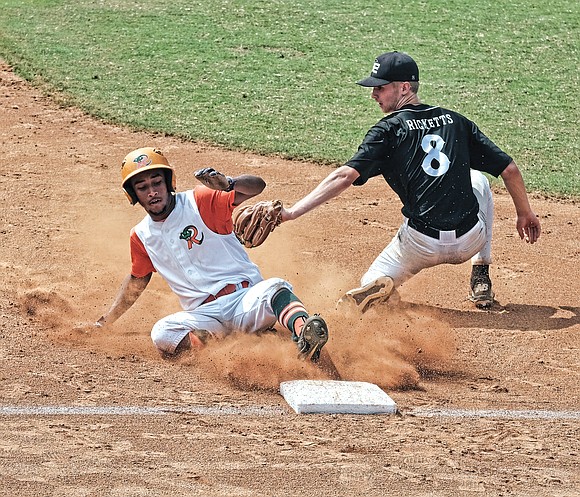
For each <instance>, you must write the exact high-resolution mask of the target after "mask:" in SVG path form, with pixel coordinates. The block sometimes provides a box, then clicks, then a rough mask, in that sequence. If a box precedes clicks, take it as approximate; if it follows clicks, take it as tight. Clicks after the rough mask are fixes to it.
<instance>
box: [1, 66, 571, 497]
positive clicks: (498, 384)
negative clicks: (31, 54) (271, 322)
mask: <svg viewBox="0 0 580 497" xmlns="http://www.w3.org/2000/svg"><path fill="white" fill-rule="evenodd" d="M0 98H1V99H2V106H1V107H0V123H1V127H0V143H1V155H2V164H1V165H0V185H1V186H2V193H3V198H4V206H3V208H2V210H1V211H0V265H1V272H0V281H1V283H2V288H3V289H4V291H3V292H2V294H0V323H1V327H0V357H1V359H2V366H1V368H0V394H1V399H2V400H1V401H0V404H1V405H0V409H2V411H0V419H1V420H2V422H1V424H0V467H1V471H0V494H1V495H5V496H16V495H18V496H23V497H26V496H35V497H37V496H41V495H42V496H49V495H50V496H112V495H119V496H120V495H123V496H165V495H167V496H169V495H183V496H190V495H191V496H193V495H209V496H213V495H215V496H218V495H219V496H222V495H228V496H230V495H240V496H241V495H261V496H266V495H268V496H270V495H297V496H310V495H320V496H324V495H329V496H330V495H332V496H336V495H365V496H375V495H376V496H382V495H386V494H389V495H413V496H426V495H442V496H446V495H453V494H455V495H473V494H485V495H522V496H523V495H552V496H572V495H580V490H579V489H580V477H579V473H578V457H579V452H580V447H579V442H578V438H579V437H578V433H579V429H580V421H579V419H578V417H577V416H576V417H575V418H574V417H572V418H569V419H523V418H518V417H517V416H515V415H510V414H508V415H507V416H505V417H501V416H493V417H483V416H482V415H481V412H480V413H479V414H480V415H478V416H476V417H458V416H456V417H453V416H442V417H441V416H435V417H426V416H422V415H420V412H427V413H428V412H433V409H435V408H445V409H476V410H485V409H487V410H489V409H491V410H499V409H511V410H518V411H519V410H549V411H559V412H564V413H576V415H577V414H578V412H579V411H580V394H579V389H578V383H579V381H580V362H579V359H578V357H579V353H578V351H579V336H580V316H579V310H580V307H579V299H578V292H579V289H580V287H579V284H578V276H579V270H578V260H579V257H580V245H579V242H578V236H577V230H578V229H579V227H580V216H579V213H580V212H579V206H578V204H577V203H574V202H560V201H557V200H553V199H545V198H543V197H541V196H532V202H533V206H534V209H535V210H536V212H537V213H538V214H539V215H540V216H541V218H542V221H543V229H544V233H543V235H542V237H541V239H540V241H539V243H537V244H536V245H534V246H529V245H526V244H525V243H523V242H521V241H520V240H519V238H517V236H516V233H515V229H514V212H513V207H512V204H511V201H510V197H509V196H508V195H507V194H506V193H505V192H504V191H503V190H498V191H497V192H495V193H496V195H495V198H496V223H495V238H494V256H495V262H494V264H493V265H492V277H493V280H494V285H495V290H496V294H497V298H498V300H499V303H498V304H497V305H496V307H494V308H493V309H492V310H490V311H478V310H475V309H474V308H473V307H472V305H471V304H470V303H469V302H468V301H467V300H466V294H467V282H468V277H469V266H468V265H466V264H464V265H460V266H440V267H437V268H433V269H430V270H427V271H424V272H423V273H421V274H420V275H418V276H417V277H415V278H414V279H413V280H411V281H410V282H409V283H408V284H406V285H404V286H403V287H402V288H401V290H400V296H401V303H400V304H399V305H394V304H390V305H387V306H384V307H383V308H381V309H379V310H377V311H371V312H369V313H367V314H365V316H364V317H363V318H362V319H361V318H358V317H353V316H343V315H340V314H339V313H338V312H337V311H336V310H335V308H334V303H335V301H336V299H337V298H338V297H339V296H340V295H341V293H342V292H344V291H345V290H346V289H348V288H349V287H351V286H353V285H354V284H356V283H357V281H358V278H359V277H360V275H361V274H362V273H363V271H364V270H365V269H366V268H367V266H368V265H369V264H370V262H371V261H372V259H373V258H374V257H375V255H376V254H378V252H379V251H380V250H381V249H382V247H383V246H384V245H385V244H386V243H387V241H388V240H389V239H390V238H391V237H392V235H393V234H394V233H395V231H396V229H397V227H398V225H399V222H400V212H399V209H400V205H399V201H398V200H397V199H396V198H395V197H394V195H393V194H392V192H391V191H390V190H389V189H388V187H387V186H386V184H385V183H384V182H383V181H382V180H379V179H377V180H373V181H371V182H369V184H368V185H366V186H365V187H363V188H351V189H350V190H349V191H347V192H345V193H344V194H343V195H342V196H341V197H340V198H338V199H335V200H333V201H332V202H329V203H328V204H327V205H325V206H323V207H321V208H319V209H318V210H317V211H316V212H313V213H310V214H309V215H307V216H304V217H303V218H301V219H299V220H297V221H295V222H294V223H287V224H284V225H282V226H281V227H280V228H278V229H277V230H276V231H275V232H274V234H273V235H272V237H271V238H270V239H269V240H268V242H267V243H266V244H265V245H264V246H262V247H260V248H258V249H254V250H252V252H251V256H252V258H253V259H254V260H255V261H256V262H257V263H258V264H259V265H260V266H261V267H262V269H263V273H264V275H265V276H273V275H276V276H282V277H284V278H287V279H289V280H290V281H291V282H292V283H293V284H294V286H295V290H296V292H297V293H298V295H300V296H301V297H302V299H303V300H304V302H305V303H306V304H307V307H308V308H309V309H310V311H311V312H320V313H322V314H323V315H324V316H325V317H327V320H328V322H329V324H330V330H331V340H330V341H329V344H328V350H329V352H330V353H331V354H332V356H333V358H334V361H335V363H336V365H337V367H338V369H339V371H340V373H341V374H342V376H343V377H344V378H345V379H348V380H359V381H370V382H373V383H377V384H378V385H380V386H381V387H383V388H384V389H385V390H387V391H388V393H389V394H390V395H391V396H392V397H393V399H394V400H395V401H396V402H397V403H398V405H399V408H400V409H401V412H402V415H401V416H353V415H329V416H326V415H297V414H295V413H294V412H293V411H292V410H291V409H290V408H289V407H288V405H287V404H286V402H285V401H284V399H283V398H282V397H281V396H280V395H279V393H278V385H279V383H280V381H283V380H288V379H304V378H321V377H324V375H323V374H322V373H321V372H320V371H319V370H317V369H316V368H314V367H313V366H311V365H310V364H306V363H303V362H301V361H299V360H297V359H296V358H295V351H294V346H293V344H291V343H290V342H289V341H288V340H287V338H288V337H287V336H285V335H284V333H280V334H279V336H276V335H273V336H262V337H248V336H238V337H234V338H232V339H228V340H224V341H222V342H219V343H215V344H212V345H211V346H210V347H208V348H207V349H206V350H204V351H203V352H202V353H199V354H197V355H192V356H188V357H185V358H183V359H181V360H178V361H173V362H167V361H163V360H162V359H161V358H160V357H159V356H158V355H157V353H156V352H155V351H154V349H153V345H152V344H151V342H150V339H149V330H150V328H151V326H152V324H153V323H154V322H155V321H156V320H157V319H159V318H160V317H161V316H163V315H166V314H168V313H170V312H173V311H174V310H177V309H178V305H177V300H176V299H175V298H174V297H173V296H172V295H171V293H170V292H169V291H168V289H167V287H166V286H165V284H164V283H163V282H162V281H161V280H160V278H159V277H154V278H153V281H152V283H151V285H150V288H149V289H148V290H147V291H146V293H145V294H144V295H143V296H142V297H141V299H140V300H139V301H138V302H137V304H136V305H135V306H134V307H133V308H132V309H131V310H130V311H129V312H128V313H126V315H125V316H123V317H122V318H121V319H120V320H119V321H118V323H116V325H115V327H114V329H113V330H112V331H111V332H110V333H107V334H96V335H87V334H84V333H80V332H78V331H76V330H75V326H76V325H77V324H79V323H82V322H87V321H91V320H95V319H96V318H98V317H99V316H100V315H101V314H102V312H103V311H104V310H105V309H106V308H107V307H108V306H109V305H110V303H111V301H112V299H113V298H114V296H115V294H116V291H117V288H118V286H119V284H120V282H121V280H122V278H123V277H124V275H125V274H126V273H127V271H128V268H129V256H128V231H129V229H130V227H131V226H132V225H133V224H134V223H135V222H136V221H137V220H139V219H140V218H141V217H142V216H143V212H142V210H141V209H140V208H139V207H135V208H133V207H131V206H130V205H129V204H128V203H127V202H126V200H125V198H124V196H123V194H122V192H121V191H120V189H119V166H120V162H121V159H122V158H123V157H124V155H125V154H126V153H127V152H128V151H130V150H132V149H134V148H138V147H141V146H158V147H160V148H161V149H162V150H164V152H165V153H166V154H167V155H168V157H169V158H170V160H171V161H172V162H173V163H174V165H175V167H176V170H177V178H178V187H180V189H186V188H188V187H191V186H194V184H195V181H194V178H193V175H192V172H193V171H194V170H196V169H198V168H200V167H204V166H210V165H211V166H214V167H216V168H219V169H220V170H222V171H223V172H226V173H228V174H231V175H236V174H240V173H242V172H249V173H255V174H258V175H261V176H262V177H263V178H264V179H266V181H267V182H268V187H267V189H266V191H265V192H264V194H263V195H262V198H268V199H269V198H275V197H279V198H282V199H283V200H285V201H286V202H288V203H292V202H293V201H295V200H296V199H298V198H299V197H300V196H302V195H303V194H304V193H306V192H307V191H309V190H310V189H311V188H312V187H313V186H314V185H315V184H317V183H318V181H319V180H321V179H322V178H323V177H324V176H326V174H327V173H328V172H329V169H328V167H325V166H320V165H315V164H309V163H304V162H297V161H295V162H288V161H284V160H281V159H277V158H271V157H270V158H268V157H262V156H258V155H251V154H241V153H235V152H229V151H224V150H218V149H214V148H211V147H207V146H203V145H200V144H195V143H187V142H182V141H179V140H176V139H174V138H170V137H165V136H160V135H151V134H147V133H142V132H133V131H130V130H127V129H123V128H120V127H115V126H110V125H106V124H103V123H101V122H99V121H98V120H95V119H92V118H89V117H87V116H85V115H84V114H82V113H81V112H80V111H78V110H75V109H63V108H60V107H59V106H57V105H56V104H55V103H54V102H52V101H50V100H48V99H47V98H45V97H43V96H42V94H41V93H40V92H39V91H38V90H37V89H34V88H32V87H30V86H29V85H28V84H27V83H25V82H23V81H22V80H21V79H20V78H18V77H16V76H15V75H14V74H13V73H12V72H11V70H10V68H9V67H8V66H6V65H5V64H1V63H0ZM42 406H45V407H54V406H60V407H61V408H62V407H67V406H68V407H72V406H77V407H78V406H81V407H91V406H93V407H115V406H116V407H123V406H135V407H139V408H159V407H161V408H164V409H167V410H168V411H169V412H168V414H166V415H145V414H143V413H142V412H137V413H136V414H134V415H126V416H123V415H112V414H95V415H89V414H86V413H84V414H83V413H81V414H72V413H71V414H69V415H64V414H62V413H61V414H42V412H40V411H39V408H40V407H42ZM24 407H30V408H31V409H32V411H31V412H30V413H29V414H8V411H7V409H8V408H24ZM184 408H199V409H202V410H201V411H193V412H178V411H179V409H184ZM203 409H207V411H203ZM212 409H217V411H215V412H214V411H212ZM232 409H234V411H232ZM420 409H422V410H423V411H420ZM171 410H174V411H176V412H171ZM231 412H234V414H231ZM236 413H237V414H236Z"/></svg>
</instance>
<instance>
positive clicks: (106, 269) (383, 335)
mask: <svg viewBox="0 0 580 497" xmlns="http://www.w3.org/2000/svg"><path fill="white" fill-rule="evenodd" d="M102 229H103V230H106V229H107V227H105V226H103V227H102ZM116 229H117V230H119V231H118V233H117V235H118V236H115V237H113V239H112V240H109V241H108V242H107V243H106V244H105V243H103V244H101V245H100V246H99V245H98V244H97V245H96V246H95V247H94V250H93V252H92V254H91V258H92V261H90V264H92V265H93V266H94V267H97V268H98V270H97V271H96V272H95V275H94V276H93V277H92V280H91V281H83V280H80V281H77V282H76V283H77V284H80V288H79V286H77V287H75V284H74V282H73V283H72V284H70V285H69V287H68V288H67V287H66V286H63V284H62V283H61V284H60V285H58V288H59V290H56V289H55V288H54V286H55V285H52V286H53V288H51V287H50V285H46V286H39V287H36V288H29V289H26V290H24V291H22V292H21V298H20V300H21V309H22V311H23V312H24V313H25V314H26V315H28V316H29V317H30V318H31V319H35V320H37V321H39V322H41V323H42V324H43V325H44V327H45V328H46V329H47V331H48V333H49V336H50V338H52V339H53V340H56V341H59V342H62V343H68V344H71V345H74V346H78V347H84V348H89V349H91V350H96V351H100V352H101V353H104V354H108V355H113V356H128V355H129V356H131V355H137V356H140V357H147V358H149V359H152V360H159V361H161V360H162V359H161V357H160V356H159V354H158V353H157V351H156V350H155V348H154V346H153V344H152V342H151V340H150V338H149V333H150V330H151V327H152V326H153V324H154V323H155V322H156V321H157V320H158V319H160V318H161V317H163V316H165V315H167V314H170V313H173V312H177V311H179V310H180V309H179V305H178V302H177V298H176V297H175V296H174V295H173V294H172V293H171V291H170V290H169V288H168V287H167V285H166V284H165V282H164V281H163V280H162V279H161V278H160V277H159V276H157V275H155V276H154V278H152V281H151V283H150V284H149V287H148V288H147V290H146V291H145V292H144V293H143V295H142V296H141V297H140V298H139V300H138V301H137V302H136V304H135V305H134V306H133V307H132V308H131V309H130V310H129V311H128V312H127V313H125V315H123V316H122V317H121V318H120V319H119V320H118V321H117V322H116V323H115V324H113V325H112V326H111V327H110V328H109V329H107V330H106V331H105V330H95V329H94V328H93V329H91V327H90V323H91V322H93V323H94V321H96V320H97V319H98V318H99V316H100V315H101V314H102V313H103V312H104V311H105V310H106V308H107V307H108V306H109V305H110V304H111V302H112V301H113V300H114V297H115V295H116V292H117V289H118V286H119V285H120V283H121V281H122V279H123V277H124V276H125V274H127V272H128V270H129V264H128V260H127V254H126V251H128V246H127V243H126V242H125V240H126V236H127V233H128V228H127V226H123V230H121V229H120V228H119V227H118V226H117V228H116ZM294 230H295V228H294V227H293V226H292V225H291V223H290V224H289V225H288V226H286V225H282V226H281V227H279V228H277V229H276V230H275V231H274V233H273V234H272V236H271V238H270V239H269V240H268V241H267V242H266V244H265V245H263V246H261V247H258V248H257V249H251V250H250V257H251V258H252V259H253V260H254V261H255V262H256V263H257V264H258V265H259V266H260V268H261V270H262V274H263V275H264V277H265V278H268V277H271V276H280V277H283V278H285V279H287V280H288V281H290V282H291V283H292V285H293V287H294V291H295V293H296V294H297V295H298V296H299V298H301V300H302V301H303V302H304V304H305V305H306V308H307V309H308V310H309V312H310V313H311V314H314V313H317V314H320V315H321V316H322V317H324V319H325V320H326V322H327V324H328V327H329V334H330V339H329V342H328V344H327V345H326V347H325V350H326V351H327V352H328V354H329V355H330V357H331V358H332V361H333V362H334V365H335V366H336V369H337V371H338V373H339V375H340V378H341V379H343V380H352V381H368V382H372V383H375V384H378V385H379V386H381V387H384V388H390V389H410V388H418V387H419V383H420V380H421V377H422V375H424V374H426V373H432V372H437V371H441V372H443V371H447V370H448V369H449V368H450V363H451V361H450V359H451V358H452V356H453V351H454V350H455V344H454V339H453V332H452V330H451V329H450V327H449V325H448V324H445V323H443V322H441V321H439V320H437V319H436V318H435V317H430V316H427V315H425V314H424V313H419V312H417V311H416V310H412V309H411V307H410V306H406V305H405V303H404V302H400V301H399V300H398V299H397V298H393V299H392V300H393V302H389V303H387V304H382V305H379V306H376V307H374V308H371V309H370V310H369V311H368V312H366V313H365V314H364V315H360V314H358V313H357V312H356V310H355V309H350V308H348V307H345V306H338V308H337V306H336V301H337V299H338V297H340V296H341V295H342V294H343V293H344V292H345V290H346V289H348V288H350V287H352V286H353V285H355V284H356V278H355V277H354V275H349V274H345V273H344V271H342V270H341V269H340V267H338V266H333V265H331V264H326V263H324V264H323V263H320V262H316V258H317V257H316V254H315V253H309V252H300V251H299V250H297V249H296V248H295V243H294V242H293V240H295V239H296V233H295V232H294ZM121 231H122V232H121ZM121 240H123V242H121ZM178 360H179V362H180V363H181V364H183V365H185V366H187V367H192V368H201V369H202V370H203V371H204V373H205V374H206V375H207V376H209V377H210V378H212V379H213V380H215V381H217V382H227V383H230V384H232V385H234V386H235V387H237V388H239V389H242V390H248V389H264V390H277V389H278V387H279V384H280V382H282V381H287V380H293V379H324V378H329V377H331V375H330V374H329V372H328V371H327V370H324V369H321V368H320V367H317V366H316V365H314V364H312V363H310V362H309V361H303V360H301V359H299V358H298V352H297V349H296V345H295V344H294V343H293V342H292V340H291V338H290V333H289V332H288V331H287V330H284V329H281V328H280V327H279V326H277V327H276V332H275V333H264V334H261V335H245V334H241V333H240V334H237V333H236V334H233V335H231V336H228V337H225V338H222V339H214V340H210V342H209V343H208V345H207V346H206V347H205V348H204V349H203V350H200V351H194V352H190V353H189V354H188V355H186V356H185V357H182V358H180V359H178Z"/></svg>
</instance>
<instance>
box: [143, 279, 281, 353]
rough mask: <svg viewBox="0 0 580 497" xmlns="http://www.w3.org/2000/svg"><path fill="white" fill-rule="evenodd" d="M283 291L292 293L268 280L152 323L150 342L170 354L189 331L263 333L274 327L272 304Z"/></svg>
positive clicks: (275, 281) (278, 283)
mask: <svg viewBox="0 0 580 497" xmlns="http://www.w3.org/2000/svg"><path fill="white" fill-rule="evenodd" d="M282 288H287V289H288V290H290V291H292V286H291V285H290V283H288V282H287V281H285V280H283V279H280V278H270V279H267V280H263V281H260V282H259V283H256V284H255V285H254V286H252V287H249V288H241V289H239V290H238V291H236V292H234V293H230V294H229V295H224V296H223V297H220V298H218V299H216V300H214V301H212V302H208V303H207V304H203V305H200V306H199V307H196V308H195V309H193V310H191V311H180V312H176V313H175V314H171V315H169V316H166V317H164V318H163V319H160V320H159V321H158V322H157V323H155V325H154V326H153V329H152V330H151V339H152V340H153V343H154V344H155V346H156V347H157V348H158V349H159V350H160V351H161V352H166V353H168V354H173V352H175V348H176V347H177V346H178V345H179V343H180V342H181V340H183V338H184V337H185V336H186V335H187V334H188V333H189V332H190V331H194V330H205V331H207V332H209V333H210V334H211V335H214V336H226V335H229V334H230V333H232V332H233V331H241V332H244V333H255V332H258V331H263V330H266V329H268V328H269V327H271V326H273V325H274V324H275V323H276V315H275V314H274V311H273V310H272V305H271V300H272V297H273V296H274V294H275V293H276V292H277V291H278V290H281V289H282Z"/></svg>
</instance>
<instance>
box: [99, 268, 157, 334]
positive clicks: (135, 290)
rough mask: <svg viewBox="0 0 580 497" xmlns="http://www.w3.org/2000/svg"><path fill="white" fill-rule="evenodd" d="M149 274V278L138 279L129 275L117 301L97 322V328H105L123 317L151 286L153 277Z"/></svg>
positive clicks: (122, 285) (118, 294)
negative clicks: (148, 286)
mask: <svg viewBox="0 0 580 497" xmlns="http://www.w3.org/2000/svg"><path fill="white" fill-rule="evenodd" d="M152 274H153V273H149V274H148V275H147V276H144V277H142V278H137V277H135V276H133V275H131V274H129V275H128V276H127V277H125V279H124V280H123V283H122V284H121V288H119V292H118V293H117V297H116V298H115V301H114V302H113V304H112V305H111V308H110V309H109V310H108V311H107V312H106V313H105V314H104V315H103V316H101V317H100V318H99V320H98V321H97V326H105V325H108V324H112V323H114V322H115V321H116V320H117V319H119V317H121V315H122V314H123V313H124V312H125V311H127V309H129V307H131V306H132V305H133V304H134V303H135V301H136V300H137V299H138V298H139V296H140V295H141V294H142V293H143V290H145V288H146V287H147V285H148V284H149V281H150V280H151V275H152Z"/></svg>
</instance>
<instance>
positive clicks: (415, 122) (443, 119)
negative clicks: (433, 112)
mask: <svg viewBox="0 0 580 497" xmlns="http://www.w3.org/2000/svg"><path fill="white" fill-rule="evenodd" d="M405 122H406V123H407V126H409V129H413V130H418V129H431V128H439V127H441V126H445V125H447V124H453V118H452V117H451V114H441V115H440V116H434V117H430V118H428V119H407V120H406V121H405Z"/></svg>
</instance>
